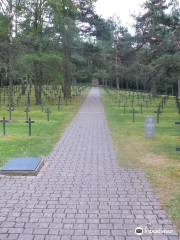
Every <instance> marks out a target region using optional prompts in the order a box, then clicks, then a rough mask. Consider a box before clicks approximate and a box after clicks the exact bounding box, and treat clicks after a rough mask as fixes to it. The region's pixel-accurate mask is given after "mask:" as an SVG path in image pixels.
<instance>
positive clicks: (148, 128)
mask: <svg viewBox="0 0 180 240" xmlns="http://www.w3.org/2000/svg"><path fill="white" fill-rule="evenodd" d="M154 137H155V119H154V117H151V116H149V117H147V119H146V122H145V138H154Z"/></svg>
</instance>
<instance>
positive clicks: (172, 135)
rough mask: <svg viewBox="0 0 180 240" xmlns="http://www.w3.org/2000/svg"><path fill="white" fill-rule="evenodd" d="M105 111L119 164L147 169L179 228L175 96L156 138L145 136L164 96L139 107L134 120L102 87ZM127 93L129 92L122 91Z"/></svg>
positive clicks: (179, 132)
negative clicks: (145, 128)
mask: <svg viewBox="0 0 180 240" xmlns="http://www.w3.org/2000/svg"><path fill="white" fill-rule="evenodd" d="M102 94H103V102H104V106H105V112H106V115H107V120H108V124H109V127H110V130H111V134H112V138H113V143H114V147H115V150H116V153H117V155H118V159H119V165H120V167H122V168H130V169H140V170H143V171H144V172H145V174H146V176H147V177H148V178H149V180H150V182H151V184H152V186H153V187H154V189H155V192H156V196H157V197H158V198H159V199H160V202H161V204H162V205H163V206H164V208H165V210H166V211H167V212H168V214H169V216H170V217H171V219H172V221H173V222H174V224H175V226H176V227H177V229H180V152H176V150H175V149H176V147H178V146H179V147H180V125H175V122H176V121H178V120H179V121H180V117H179V116H180V115H178V113H177V108H176V105H175V100H174V98H171V97H170V99H169V100H168V102H167V104H166V106H165V108H164V110H163V113H162V114H161V116H160V123H159V124H156V137H155V138H154V139H151V140H148V139H145V137H144V122H145V119H146V116H156V114H155V113H154V111H155V110H156V108H157V105H158V102H159V101H160V98H159V99H157V100H155V101H154V102H153V103H152V104H150V105H149V106H148V108H144V110H143V114H141V113H140V110H139V106H138V105H136V106H135V110H136V112H137V113H136V117H135V122H134V123H133V122H132V112H131V111H132V109H131V107H130V108H127V109H126V113H125V114H124V112H123V107H122V106H121V107H120V106H119V103H117V102H118V101H117V99H116V98H114V97H112V96H113V95H115V93H114V91H111V94H109V93H108V92H107V91H106V90H102ZM121 94H126V93H123V92H122V93H121Z"/></svg>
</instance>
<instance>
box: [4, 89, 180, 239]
mask: <svg viewBox="0 0 180 240" xmlns="http://www.w3.org/2000/svg"><path fill="white" fill-rule="evenodd" d="M0 178H1V179H0V189H1V191H0V240H4V239H14V240H31V239H32V240H56V239H57V240H76V239H77V240H106V239H107V240H128V239H129V240H135V239H138V240H143V239H144V240H149V239H151V240H156V239H157V240H160V239H167V240H173V239H176V240H178V239H180V238H179V237H178V235H177V233H176V232H175V231H174V234H172V233H171V234H166V235H159V234H157V235H155V234H154V235H150V234H149V235H148V234H144V235H143V236H142V237H140V236H136V235H135V233H134V231H135V228H136V227H137V226H142V227H143V228H145V227H147V226H151V228H152V229H154V230H158V229H162V230H165V229H166V230H173V227H172V223H171V221H170V220H169V219H168V217H167V215H166V213H165V211H164V210H163V209H162V207H161V205H160V203H159V202H158V201H157V199H156V197H155V195H154V193H153V190H152V188H151V186H150V184H149V182H148V181H147V179H146V177H145V175H144V173H143V172H141V171H136V170H127V169H121V168H119V166H118V164H117V161H116V155H115V153H114V150H113V146H112V140H111V136H110V133H109V130H108V127H107V122H106V118H105V114H104V109H103V106H102V103H101V99H100V93H99V90H98V89H96V88H94V89H92V90H91V92H90V94H89V96H88V97H87V99H86V101H85V102H84V104H83V105H82V107H81V109H80V111H79V113H78V114H77V115H76V117H75V118H74V120H73V121H72V123H71V124H70V126H69V128H68V129H67V130H66V132H65V134H64V136H63V137H62V139H61V140H60V141H59V143H58V144H57V146H56V147H55V149H54V150H53V152H52V153H51V154H50V155H49V156H48V157H47V158H46V163H45V166H44V167H43V169H42V170H41V172H40V173H39V174H38V176H36V177H8V176H1V177H0ZM148 224H151V225H148Z"/></svg>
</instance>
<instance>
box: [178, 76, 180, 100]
mask: <svg viewBox="0 0 180 240" xmlns="http://www.w3.org/2000/svg"><path fill="white" fill-rule="evenodd" d="M178 97H180V79H179V80H178Z"/></svg>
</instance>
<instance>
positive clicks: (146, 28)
mask: <svg viewBox="0 0 180 240" xmlns="http://www.w3.org/2000/svg"><path fill="white" fill-rule="evenodd" d="M95 2H96V0H0V85H1V87H2V86H8V88H9V94H10V95H11V94H12V91H13V86H15V85H21V86H22V94H23V92H24V91H25V89H26V87H27V85H28V84H33V85H34V89H35V96H36V104H41V94H42V86H43V85H48V84H51V85H53V86H56V85H59V84H61V85H62V88H63V93H64V97H65V98H66V97H69V96H70V95H71V85H72V84H77V83H87V82H91V81H92V79H98V80H99V82H100V83H101V84H102V85H105V86H109V87H115V88H117V89H133V90H137V91H151V92H152V93H153V94H156V93H163V94H164V93H165V94H173V95H177V94H178V93H179V95H180V8H179V4H178V0H147V1H145V2H144V4H143V6H142V10H141V13H139V15H138V16H132V17H133V18H134V20H135V21H134V22H135V24H134V26H133V27H134V30H135V31H134V32H135V34H131V33H130V32H129V31H128V29H127V28H126V27H124V26H122V25H121V22H120V20H119V19H108V20H105V19H103V18H102V17H101V16H98V15H97V13H96V12H95ZM178 89H179V91H178Z"/></svg>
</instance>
